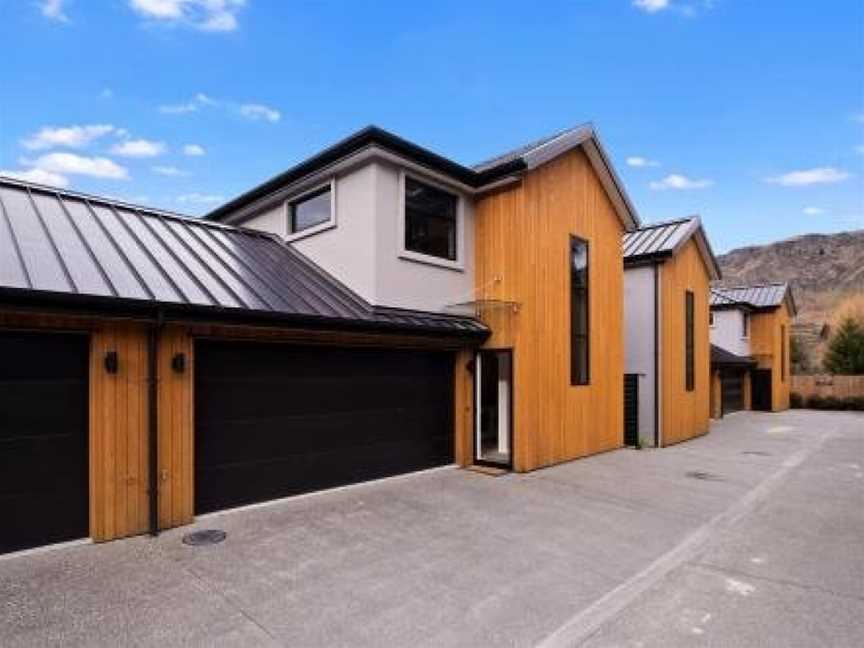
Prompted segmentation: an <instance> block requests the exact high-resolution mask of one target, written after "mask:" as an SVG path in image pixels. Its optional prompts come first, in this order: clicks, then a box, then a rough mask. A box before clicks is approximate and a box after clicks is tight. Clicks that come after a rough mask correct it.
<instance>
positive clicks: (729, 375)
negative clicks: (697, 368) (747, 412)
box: [720, 370, 744, 414]
mask: <svg viewBox="0 0 864 648" xmlns="http://www.w3.org/2000/svg"><path fill="white" fill-rule="evenodd" d="M720 387H721V389H720V392H721V397H722V406H723V414H729V413H730V412H738V411H741V410H742V409H744V374H743V373H741V372H740V371H734V370H726V371H725V372H724V373H723V374H721V376H720Z"/></svg>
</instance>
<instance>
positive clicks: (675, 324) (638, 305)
mask: <svg viewBox="0 0 864 648" xmlns="http://www.w3.org/2000/svg"><path fill="white" fill-rule="evenodd" d="M623 247H624V268H625V272H624V282H625V287H626V297H625V307H624V310H625V327H626V344H625V355H626V369H625V371H626V373H628V374H630V375H634V376H637V381H638V383H639V391H638V394H637V397H638V398H639V417H638V418H639V420H638V422H637V423H638V434H637V435H633V437H634V440H635V439H638V443H639V445H641V446H667V445H672V444H675V443H679V442H681V441H686V440H687V439H691V438H693V437H696V436H700V435H702V434H705V433H707V432H708V426H709V419H710V412H711V402H712V389H714V390H716V389H718V387H717V386H716V385H714V386H713V387H712V384H711V380H710V356H711V353H710V340H709V300H710V286H711V281H713V280H715V279H718V278H719V277H720V270H719V267H718V265H717V262H716V260H715V258H714V255H713V253H712V251H711V246H710V244H709V242H708V238H707V236H706V234H705V232H704V229H703V228H702V225H701V223H700V219H699V218H698V217H690V218H683V219H678V220H674V221H667V222H663V223H655V224H649V225H644V226H643V227H641V228H640V229H638V230H636V231H635V232H631V233H628V234H625V236H624V243H623Z"/></svg>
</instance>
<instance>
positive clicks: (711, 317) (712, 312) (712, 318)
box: [708, 308, 715, 328]
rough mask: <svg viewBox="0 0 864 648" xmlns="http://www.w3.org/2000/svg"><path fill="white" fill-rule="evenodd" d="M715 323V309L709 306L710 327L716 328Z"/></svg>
mask: <svg viewBox="0 0 864 648" xmlns="http://www.w3.org/2000/svg"><path fill="white" fill-rule="evenodd" d="M714 325H715V322H714V311H713V310H712V309H710V308H709V309H708V326H709V327H710V328H714Z"/></svg>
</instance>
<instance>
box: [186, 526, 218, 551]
mask: <svg viewBox="0 0 864 648" xmlns="http://www.w3.org/2000/svg"><path fill="white" fill-rule="evenodd" d="M227 535H228V534H227V533H225V532H224V531H220V530H219V529H204V530H202V531H193V532H192V533H187V534H186V535H185V536H183V544H186V545H190V546H192V547H203V546H205V545H214V544H219V543H220V542H222V541H223V540H224V539H225V538H226V536H227Z"/></svg>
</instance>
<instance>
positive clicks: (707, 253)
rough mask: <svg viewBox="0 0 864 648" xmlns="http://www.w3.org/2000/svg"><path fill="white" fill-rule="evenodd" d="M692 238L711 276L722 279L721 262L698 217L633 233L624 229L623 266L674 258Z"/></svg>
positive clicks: (650, 224) (653, 225)
mask: <svg viewBox="0 0 864 648" xmlns="http://www.w3.org/2000/svg"><path fill="white" fill-rule="evenodd" d="M691 238H692V239H694V240H695V242H696V247H697V248H698V249H699V253H700V254H701V255H702V260H703V261H704V262H705V267H706V268H707V269H708V275H709V276H710V277H711V279H712V280H716V279H720V277H721V273H720V265H719V264H718V263H717V259H716V258H715V256H714V252H713V251H712V250H711V244H710V243H709V242H708V237H707V236H706V234H705V230H704V228H703V227H702V221H701V219H700V218H699V217H698V216H689V217H687V218H678V219H675V220H670V221H662V222H658V223H649V224H647V225H643V226H641V227H640V228H639V229H637V230H634V231H632V232H625V234H624V237H623V240H622V244H623V252H624V265H625V266H633V265H636V264H639V263H643V262H645V261H651V260H661V259H664V258H668V257H671V256H673V255H675V254H676V253H677V252H678V251H679V250H680V249H681V248H682V247H683V246H684V244H685V243H687V241H689V240H690V239H691Z"/></svg>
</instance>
